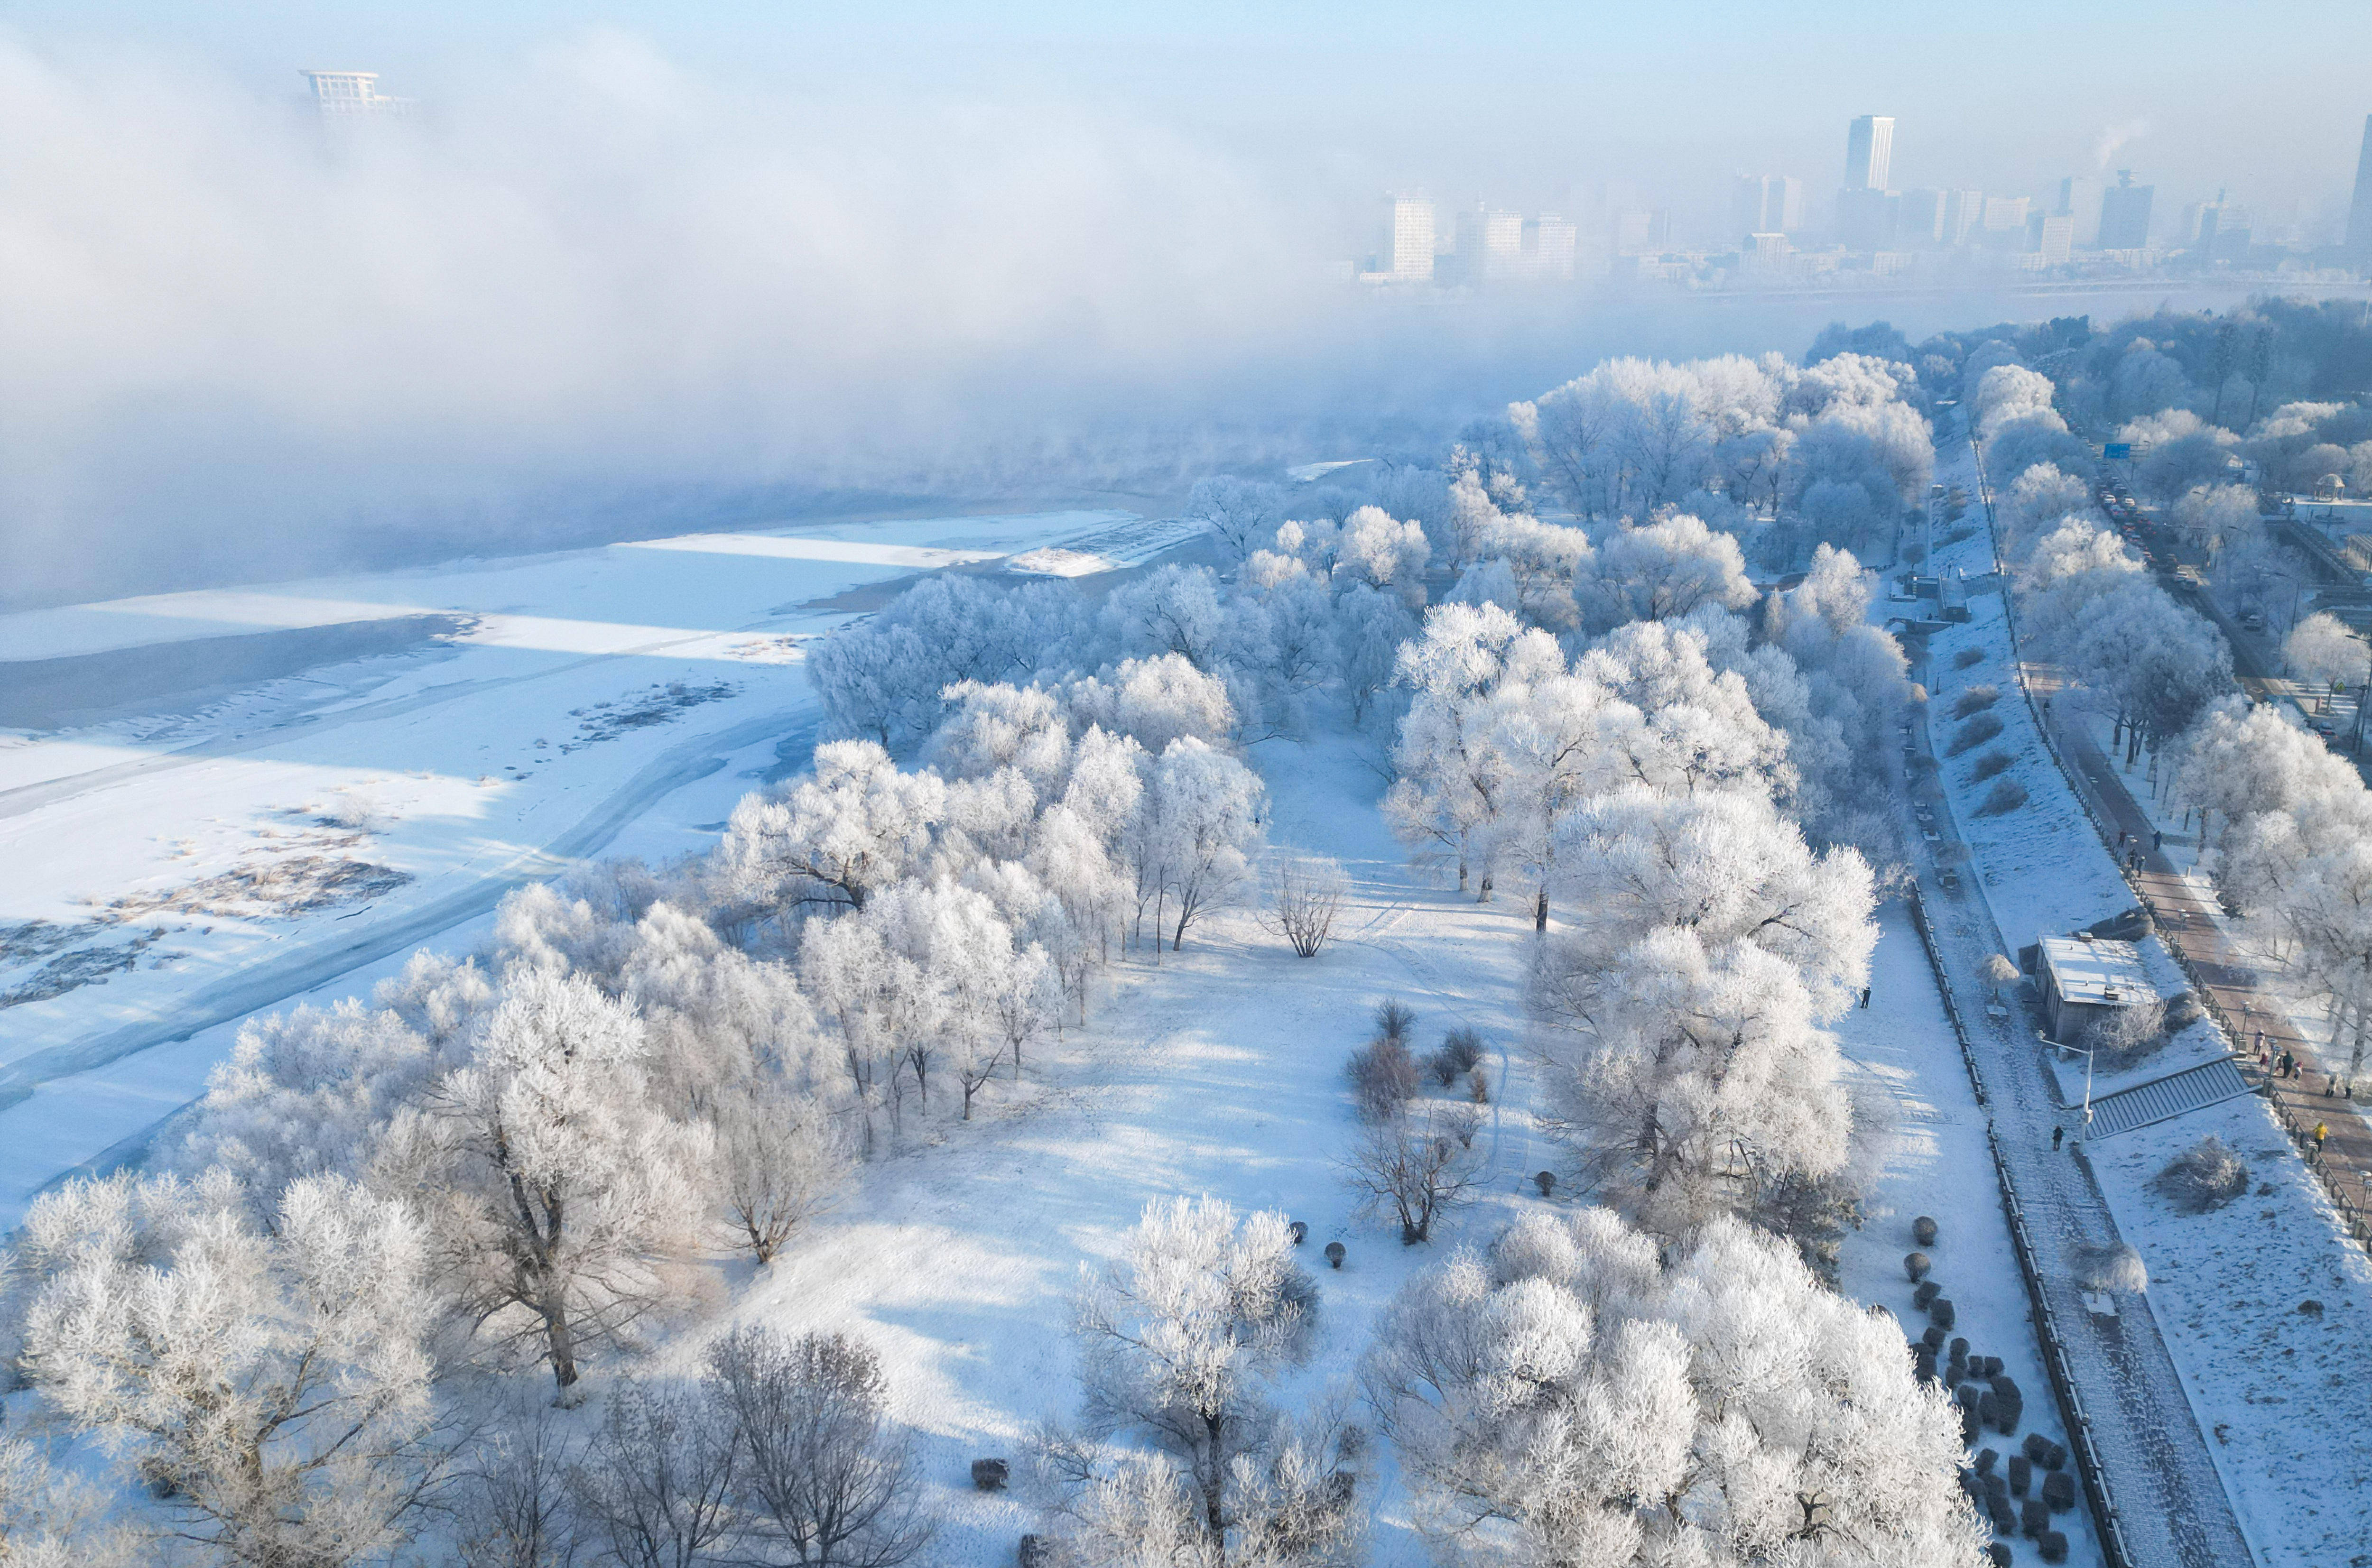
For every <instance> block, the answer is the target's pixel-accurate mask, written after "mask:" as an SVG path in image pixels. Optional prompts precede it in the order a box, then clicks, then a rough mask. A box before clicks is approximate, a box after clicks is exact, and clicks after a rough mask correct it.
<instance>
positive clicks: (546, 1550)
mask: <svg viewBox="0 0 2372 1568" xmlns="http://www.w3.org/2000/svg"><path fill="white" fill-rule="evenodd" d="M518 1403H519V1407H520V1408H519V1409H518V1411H517V1413H516V1416H515V1419H514V1420H513V1422H512V1423H511V1424H510V1426H509V1428H508V1429H507V1430H506V1431H503V1432H501V1433H499V1434H496V1435H495V1437H494V1439H493V1440H492V1441H491V1442H489V1443H487V1444H486V1445H485V1446H483V1447H482V1448H481V1449H480V1450H479V1451H478V1453H477V1455H476V1456H475V1458H472V1459H471V1461H470V1462H469V1463H468V1464H467V1465H466V1466H465V1467H464V1468H463V1469H461V1470H460V1471H459V1474H458V1476H457V1477H456V1480H457V1481H458V1483H459V1503H458V1504H457V1507H456V1510H455V1527H454V1553H455V1556H456V1558H457V1559H458V1560H459V1562H460V1564H461V1568H573V1564H574V1563H575V1562H576V1559H577V1553H578V1544H577V1540H576V1529H575V1520H576V1515H575V1510H574V1508H573V1507H572V1498H571V1495H570V1485H569V1483H570V1480H571V1476H572V1473H573V1471H574V1469H575V1467H576V1457H577V1445H576V1443H575V1442H574V1441H573V1440H571V1439H570V1437H569V1436H568V1434H566V1433H565V1432H564V1430H563V1429H562V1427H561V1425H560V1420H559V1417H558V1416H557V1415H556V1414H555V1412H554V1411H553V1409H552V1405H551V1404H550V1403H549V1402H548V1401H546V1400H537V1399H523V1400H519V1401H518Z"/></svg>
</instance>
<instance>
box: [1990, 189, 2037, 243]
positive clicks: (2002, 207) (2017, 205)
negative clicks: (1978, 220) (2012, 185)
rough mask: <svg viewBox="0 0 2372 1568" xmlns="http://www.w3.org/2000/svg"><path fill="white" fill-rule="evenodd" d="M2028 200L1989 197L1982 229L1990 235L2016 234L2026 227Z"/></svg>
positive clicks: (2011, 197) (2020, 197)
mask: <svg viewBox="0 0 2372 1568" xmlns="http://www.w3.org/2000/svg"><path fill="white" fill-rule="evenodd" d="M2027 206H2028V198H2026V197H2024V196H1988V197H1986V198H1985V213H1984V220H1983V223H1982V227H1983V228H1984V229H1985V230H1986V231H1987V232H1989V233H1993V234H2004V233H2010V232H2015V231H2016V230H2018V229H2022V228H2024V227H2025V226H2026V209H2027Z"/></svg>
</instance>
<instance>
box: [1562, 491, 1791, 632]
mask: <svg viewBox="0 0 2372 1568" xmlns="http://www.w3.org/2000/svg"><path fill="white" fill-rule="evenodd" d="M1581 597H1582V598H1583V601H1584V607H1585V610H1586V611H1587V615H1588V618H1589V621H1590V624H1591V625H1593V626H1599V627H1614V626H1620V625H1622V624H1623V623H1624V622H1626V621H1674V620H1678V619H1680V617H1681V616H1684V615H1686V614H1688V613H1689V612H1690V611H1691V610H1694V609H1696V608H1697V606H1699V605H1701V604H1718V605H1720V606H1722V607H1723V608H1724V609H1727V610H1743V609H1745V608H1746V607H1747V606H1748V605H1750V604H1752V603H1753V602H1754V586H1753V585H1752V584H1751V583H1750V582H1748V581H1747V579H1746V559H1745V557H1744V556H1743V555H1742V554H1740V553H1739V552H1738V541H1737V540H1734V539H1732V538H1730V537H1729V536H1728V535H1727V534H1717V533H1715V532H1714V531H1713V530H1712V529H1711V528H1706V527H1705V525H1704V522H1703V519H1702V518H1698V517H1689V516H1688V515H1686V514H1685V513H1683V514H1680V515H1678V516H1675V517H1667V518H1665V519H1664V520H1663V521H1661V522H1657V523H1650V524H1648V525H1647V526H1645V528H1623V529H1620V530H1618V531H1616V532H1614V533H1610V534H1609V535H1608V536H1607V537H1606V538H1605V539H1603V540H1600V541H1599V548H1598V555H1597V559H1596V560H1595V561H1594V562H1593V563H1591V564H1590V567H1589V572H1588V577H1587V584H1586V585H1585V587H1584V588H1583V590H1582V596H1581Z"/></svg>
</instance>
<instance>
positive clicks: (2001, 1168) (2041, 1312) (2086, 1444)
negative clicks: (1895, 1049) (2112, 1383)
mask: <svg viewBox="0 0 2372 1568" xmlns="http://www.w3.org/2000/svg"><path fill="white" fill-rule="evenodd" d="M1911 920H1912V923H1913V925H1915V926H1917V927H1918V930H1919V945H1920V947H1921V948H1922V949H1924V951H1925V953H1926V955H1927V964H1928V967H1929V968H1930V969H1932V970H1935V973H1936V993H1938V994H1939V995H1941V996H1942V997H1943V999H1944V1012H1945V1015H1946V1016H1948V1017H1949V1018H1950V1019H1951V1020H1952V1038H1953V1040H1956V1041H1957V1042H1959V1048H1960V1062H1961V1064H1962V1065H1963V1066H1965V1067H1967V1068H1968V1070H1969V1085H1970V1086H1971V1088H1973V1089H1974V1090H1975V1091H1976V1096H1977V1103H1978V1104H1979V1105H1981V1106H1988V1107H1989V1106H1990V1105H1991V1101H1990V1100H1989V1099H1988V1098H1986V1095H1985V1086H1984V1079H1983V1077H1982V1074H1980V1073H1979V1071H1978V1069H1977V1051H1976V1042H1975V1041H1974V1040H1971V1038H1970V1036H1969V1028H1968V1025H1967V1024H1966V1023H1965V1022H1964V1021H1963V1020H1962V1018H1961V1016H1960V1008H1959V1003H1958V1002H1957V1001H1955V1000H1954V999H1953V995H1952V982H1951V976H1950V974H1949V972H1948V970H1946V968H1945V965H1944V950H1943V947H1941V946H1940V945H1939V944H1938V943H1937V942H1936V930H1935V925H1934V923H1932V922H1931V921H1929V920H1928V918H1927V901H1926V900H1925V899H1924V897H1922V896H1921V894H1920V891H1919V887H1918V885H1917V884H1916V883H1913V885H1912V888H1911ZM1985 1148H1986V1152H1987V1153H1989V1154H1990V1155H1991V1156H1993V1162H1994V1180H1995V1182H1996V1183H1997V1184H1998V1186H1999V1189H2000V1191H2001V1202H2002V1214H2003V1217H2004V1218H2005V1219H2006V1221H2007V1222H2008V1225H2009V1239H2010V1249H2011V1251H2012V1252H2013V1253H2015V1254H2016V1255H2017V1272H2018V1275H2019V1277H2020V1278H2022V1279H2023V1280H2024V1281H2025V1282H2026V1294H2027V1299H2028V1301H2029V1302H2030V1303H2031V1304H2032V1306H2033V1309H2034V1331H2035V1335H2036V1337H2037V1339H2038V1340H2039V1341H2040V1342H2041V1347H2040V1348H2041V1352H2042V1367H2043V1371H2044V1372H2045V1373H2046V1374H2047V1375H2048V1376H2050V1378H2051V1392H2052V1398H2053V1399H2055V1400H2058V1402H2059V1419H2060V1425H2061V1426H2062V1427H2063V1428H2064V1429H2065V1431H2066V1433H2067V1449H2068V1453H2069V1455H2070V1456H2071V1457H2072V1458H2074V1459H2075V1461H2076V1476H2077V1478H2078V1479H2079V1480H2081V1481H2083V1483H2084V1500H2085V1502H2086V1504H2087V1505H2088V1506H2089V1507H2090V1508H2091V1510H2092V1524H2093V1527H2094V1532H2095V1533H2096V1534H2097V1535H2098V1536H2099V1540H2100V1553H2101V1556H2102V1557H2103V1558H2105V1559H2106V1560H2107V1562H2108V1565H2109V1568H2134V1557H2133V1552H2132V1551H2131V1550H2130V1549H2129V1548H2128V1547H2127V1546H2126V1544H2125V1528H2124V1525H2123V1523H2122V1521H2121V1520H2120V1519H2119V1518H2118V1516H2117V1505H2116V1498H2115V1494H2114V1493H2112V1492H2111V1491H2110V1487H2109V1477H2108V1474H2107V1472H2106V1471H2105V1470H2103V1469H2101V1468H2100V1458H2099V1451H2098V1450H2097V1449H2096V1448H2095V1447H2094V1446H2093V1440H2092V1418H2091V1416H2090V1415H2089V1414H2087V1412H2086V1411H2085V1409H2084V1399H2083V1396H2082V1395H2081V1394H2080V1393H2079V1392H2077V1390H2076V1377H2075V1374H2074V1373H2073V1372H2072V1371H2071V1370H2070V1369H2069V1367H2068V1365H2067V1344H2066V1341H2065V1339H2064V1337H2063V1336H2062V1335H2061V1334H2060V1332H2059V1319H2058V1317H2057V1316H2056V1315H2055V1314H2054V1313H2053V1312H2052V1309H2051V1301H2050V1298H2049V1297H2048V1296H2047V1295H2045V1294H2044V1292H2043V1288H2042V1272H2041V1270H2040V1269H2039V1268H2037V1267H2036V1265H2035V1261H2034V1244H2033V1242H2032V1241H2031V1240H2030V1239H2029V1237H2028V1236H2027V1234H2026V1210H2025V1206H2024V1205H2023V1204H2021V1203H2020V1202H2019V1201H2018V1196H2017V1179H2016V1178H2014V1177H2013V1176H2011V1175H2010V1170H2009V1162H2008V1161H2007V1160H2006V1159H2004V1158H2003V1157H2002V1150H2001V1139H2000V1137H1999V1135H1998V1134H1996V1133H1995V1132H1994V1123H1993V1118H1992V1117H1991V1116H1990V1115H1988V1116H1987V1117H1986V1118H1985Z"/></svg>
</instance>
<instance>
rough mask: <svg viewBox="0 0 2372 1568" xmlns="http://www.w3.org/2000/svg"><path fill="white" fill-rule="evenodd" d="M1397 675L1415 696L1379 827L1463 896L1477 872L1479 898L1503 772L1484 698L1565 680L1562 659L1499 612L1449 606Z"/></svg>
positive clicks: (1406, 648) (1500, 808) (1504, 795)
mask: <svg viewBox="0 0 2372 1568" xmlns="http://www.w3.org/2000/svg"><path fill="white" fill-rule="evenodd" d="M1397 668H1398V671H1399V679H1401V682H1402V683H1404V684H1405V685H1407V686H1408V687H1410V688H1411V689H1412V691H1413V697H1412V699H1411V702H1410V706H1409V711H1408V714H1407V715H1406V716H1405V717H1404V718H1403V719H1402V720H1401V726H1400V737H1399V740H1398V742H1397V744H1396V745H1395V746H1394V747H1393V750H1392V761H1393V764H1394V767H1395V770H1396V771H1397V772H1398V773H1399V777H1398V778H1397V779H1396V780H1395V781H1394V783H1393V784H1392V786H1391V788H1390V789H1389V791H1387V792H1386V794H1385V796H1384V818H1385V820H1386V821H1387V822H1389V824H1390V825H1391V828H1392V831H1393V832H1394V833H1395V834H1396V835H1398V836H1399V837H1400V839H1401V841H1402V842H1405V843H1408V844H1411V845H1413V846H1418V847H1419V848H1420V850H1421V851H1423V852H1424V853H1429V854H1437V855H1439V856H1441V857H1442V858H1443V859H1445V860H1447V861H1449V862H1453V863H1454V864H1455V865H1457V867H1458V886H1459V890H1460V891H1461V892H1462V891H1464V890H1466V889H1468V887H1469V886H1470V885H1471V880H1472V878H1473V877H1474V874H1475V872H1476V871H1477V869H1478V868H1479V869H1480V871H1481V873H1482V878H1483V886H1482V888H1481V889H1480V891H1481V893H1482V894H1483V895H1484V896H1487V895H1488V893H1489V892H1490V856H1491V854H1493V853H1494V847H1495V840H1494V835H1495V833H1496V830H1497V828H1498V824H1499V821H1500V819H1501V818H1502V817H1503V816H1504V814H1505V813H1506V810H1507V808H1508V806H1509V778H1508V773H1509V768H1510V765H1511V764H1510V761H1509V759H1508V758H1506V756H1505V755H1504V754H1503V753H1502V752H1501V751H1500V750H1499V749H1497V748H1496V746H1495V745H1494V742H1493V739H1492V730H1493V718H1494V714H1493V709H1492V700H1493V697H1494V693H1496V692H1497V691H1498V690H1499V689H1500V688H1501V687H1502V686H1503V685H1507V684H1515V685H1518V686H1521V685H1525V684H1528V683H1529V681H1530V680H1532V679H1535V678H1541V677H1551V676H1559V675H1563V674H1564V669H1565V664H1564V653H1563V651H1562V650H1561V649H1560V648H1559V647H1558V646H1557V644H1556V640H1555V639H1554V638H1553V637H1551V636H1550V635H1549V634H1548V633H1545V632H1541V631H1538V630H1527V629H1526V628H1525V627H1524V625H1523V623H1522V622H1521V621H1517V619H1516V617H1515V616H1514V615H1512V614H1511V613H1509V612H1508V611H1507V610H1504V609H1502V608H1500V607H1499V606H1497V605H1489V604H1485V605H1465V604H1448V605H1441V606H1438V607H1436V609H1434V610H1431V611H1429V612H1428V613H1427V614H1426V616H1425V620H1424V634H1423V635H1422V636H1420V637H1418V638H1416V639H1415V640H1413V641H1411V642H1409V643H1406V644H1404V645H1401V651H1400V656H1399V660H1398V665H1397Z"/></svg>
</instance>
